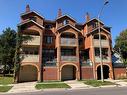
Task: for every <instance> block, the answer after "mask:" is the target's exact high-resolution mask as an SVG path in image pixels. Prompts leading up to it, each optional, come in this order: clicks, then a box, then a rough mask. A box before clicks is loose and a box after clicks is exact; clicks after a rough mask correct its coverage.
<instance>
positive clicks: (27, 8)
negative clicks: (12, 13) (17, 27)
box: [26, 5, 30, 13]
mask: <svg viewBox="0 0 127 95" xmlns="http://www.w3.org/2000/svg"><path fill="white" fill-rule="evenodd" d="M27 12H30V6H29V5H26V13H27Z"/></svg>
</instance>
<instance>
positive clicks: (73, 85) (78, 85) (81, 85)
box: [64, 80, 91, 89]
mask: <svg viewBox="0 0 127 95" xmlns="http://www.w3.org/2000/svg"><path fill="white" fill-rule="evenodd" d="M64 83H66V84H67V85H69V86H70V87H71V89H81V88H90V87H91V86H89V85H86V84H84V83H82V82H80V81H76V80H71V81H64Z"/></svg>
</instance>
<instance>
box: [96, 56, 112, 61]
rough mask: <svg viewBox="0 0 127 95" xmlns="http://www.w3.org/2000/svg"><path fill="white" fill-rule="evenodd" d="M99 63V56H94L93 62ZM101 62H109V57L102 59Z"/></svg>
mask: <svg viewBox="0 0 127 95" xmlns="http://www.w3.org/2000/svg"><path fill="white" fill-rule="evenodd" d="M100 61H101V59H100V57H99V56H95V62H100ZM102 61H103V62H111V60H110V57H105V58H102Z"/></svg>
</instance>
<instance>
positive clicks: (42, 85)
mask: <svg viewBox="0 0 127 95" xmlns="http://www.w3.org/2000/svg"><path fill="white" fill-rule="evenodd" d="M35 88H36V89H46V88H70V86H68V85H67V84H66V83H39V84H37V85H36V86H35Z"/></svg>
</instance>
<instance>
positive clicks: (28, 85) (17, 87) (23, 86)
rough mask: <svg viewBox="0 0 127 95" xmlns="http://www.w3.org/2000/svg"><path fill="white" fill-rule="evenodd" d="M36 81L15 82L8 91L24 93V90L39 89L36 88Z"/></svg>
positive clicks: (32, 90) (33, 90)
mask: <svg viewBox="0 0 127 95" xmlns="http://www.w3.org/2000/svg"><path fill="white" fill-rule="evenodd" d="M35 85H36V82H25V83H18V84H14V86H13V87H12V89H11V90H10V91H8V92H7V93H21V92H22V93H23V92H35V91H38V90H36V89H35Z"/></svg>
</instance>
